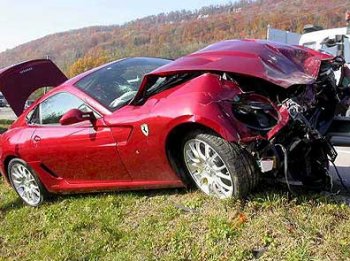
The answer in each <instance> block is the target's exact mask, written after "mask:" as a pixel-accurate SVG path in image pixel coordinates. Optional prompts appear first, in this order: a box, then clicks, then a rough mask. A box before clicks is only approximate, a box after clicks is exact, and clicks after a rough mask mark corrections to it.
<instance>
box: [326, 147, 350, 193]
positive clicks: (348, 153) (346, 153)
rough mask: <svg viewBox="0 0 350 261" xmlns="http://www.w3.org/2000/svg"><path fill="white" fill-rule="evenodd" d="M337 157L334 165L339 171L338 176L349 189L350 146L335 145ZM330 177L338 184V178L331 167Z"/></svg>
mask: <svg viewBox="0 0 350 261" xmlns="http://www.w3.org/2000/svg"><path fill="white" fill-rule="evenodd" d="M336 149H337V152H338V157H337V159H336V160H335V165H336V166H337V169H338V171H339V174H340V176H341V177H342V179H343V181H344V183H345V184H346V185H347V186H348V187H349V189H350V148H345V147H337V148H336ZM331 173H332V177H333V180H334V182H335V183H337V184H340V182H339V178H338V177H337V175H336V172H335V170H334V168H333V166H332V167H331Z"/></svg>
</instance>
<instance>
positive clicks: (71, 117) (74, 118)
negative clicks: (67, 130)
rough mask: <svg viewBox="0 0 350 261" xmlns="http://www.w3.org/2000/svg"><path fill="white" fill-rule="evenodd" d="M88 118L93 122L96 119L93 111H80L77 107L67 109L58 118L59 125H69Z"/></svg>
mask: <svg viewBox="0 0 350 261" xmlns="http://www.w3.org/2000/svg"><path fill="white" fill-rule="evenodd" d="M86 120H89V121H90V122H91V123H94V121H95V120H96V118H95V116H94V113H93V112H82V111H81V110H78V109H71V110H69V111H67V112H66V113H65V114H63V116H62V117H61V119H60V124H61V125H71V124H75V123H78V122H82V121H86Z"/></svg>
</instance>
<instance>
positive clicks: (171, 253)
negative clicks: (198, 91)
mask: <svg viewBox="0 0 350 261" xmlns="http://www.w3.org/2000/svg"><path fill="white" fill-rule="evenodd" d="M349 235H350V208H349V206H347V205H345V204H342V203H336V202H335V201H333V200H331V199H329V198H328V199H327V198H325V197H321V196H315V195H308V196H305V195H304V196H300V197H298V198H295V199H292V200H290V199H288V198H287V196H286V192H285V191H284V190H283V191H278V190H271V189H269V191H268V192H262V191H261V192H257V193H255V194H253V195H252V196H251V197H250V198H249V199H247V200H244V201H239V200H225V201H220V200H217V199H214V198H209V197H206V196H204V195H203V194H202V193H200V192H199V191H193V192H186V191H184V190H163V191H147V192H146V191H144V192H120V193H102V194H85V195H75V196H73V195H72V196H60V197H57V198H56V199H54V200H51V201H50V202H47V203H45V204H44V205H42V206H41V207H39V208H31V207H26V206H23V204H22V203H21V202H20V200H19V199H18V197H17V195H16V194H15V193H14V192H13V191H12V190H10V188H9V187H8V186H6V185H4V184H1V185H0V256H1V257H2V258H3V259H4V260H5V259H24V260H27V259H30V260H77V259H85V260H91V259H92V260H94V259H103V260H180V259H182V260H247V259H252V258H255V257H259V256H260V258H261V260H310V259H313V260H346V259H350V236H349ZM0 259H1V258H0Z"/></svg>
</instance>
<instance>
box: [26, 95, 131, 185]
mask: <svg viewBox="0 0 350 261" xmlns="http://www.w3.org/2000/svg"><path fill="white" fill-rule="evenodd" d="M70 109H79V110H82V111H91V110H92V109H91V108H90V107H89V106H88V105H86V104H85V103H84V102H83V101H82V100H80V99H79V98H78V97H76V96H74V95H73V94H70V93H68V92H61V93H57V94H54V95H52V96H50V97H49V98H47V99H46V100H44V101H43V102H41V103H40V104H39V105H38V106H37V107H36V109H35V110H34V111H33V114H32V115H31V118H30V124H32V125H33V126H34V127H35V130H34V134H33V136H32V141H31V142H32V146H33V147H34V150H35V153H36V155H37V157H38V160H39V161H40V162H41V164H43V165H44V168H46V169H47V170H48V172H49V173H50V174H51V175H54V176H57V177H61V178H64V179H65V180H66V181H67V182H69V183H86V182H98V181H105V182H108V181H130V176H129V175H128V173H127V171H126V169H125V168H124V166H123V164H122V162H121V159H120V157H119V155H118V152H117V148H116V142H115V140H114V138H113V136H112V134H111V131H110V129H109V128H108V127H107V126H106V125H105V124H104V121H103V119H102V118H101V116H100V115H99V114H98V113H96V112H94V113H95V114H96V117H97V121H96V124H94V126H93V125H92V124H91V122H90V121H83V122H80V123H76V124H72V125H65V126H62V125H60V124H59V119H60V118H61V117H62V115H63V114H64V113H66V112H67V111H69V110H70Z"/></svg>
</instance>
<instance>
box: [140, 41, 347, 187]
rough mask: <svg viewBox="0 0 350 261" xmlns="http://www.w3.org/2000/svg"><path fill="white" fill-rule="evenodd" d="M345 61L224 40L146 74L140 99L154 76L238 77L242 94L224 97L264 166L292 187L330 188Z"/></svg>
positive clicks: (231, 79)
mask: <svg viewBox="0 0 350 261" xmlns="http://www.w3.org/2000/svg"><path fill="white" fill-rule="evenodd" d="M343 65H344V61H343V60H342V59H341V58H339V57H332V56H329V55H326V54H323V53H319V52H316V51H314V50H311V49H307V48H304V47H301V46H289V45H282V44H277V43H273V42H268V41H262V40H242V41H241V40H232V41H224V42H220V43H217V44H214V45H211V46H209V47H207V48H205V49H203V50H200V51H198V52H196V53H193V54H191V55H189V56H185V57H183V58H180V59H178V60H176V61H175V62H173V63H170V64H168V65H166V66H164V67H161V68H159V69H157V70H156V71H154V72H152V73H151V74H149V75H147V76H146V77H145V79H144V82H143V84H142V85H141V89H140V92H139V94H138V95H137V96H136V100H137V99H138V98H139V96H142V91H143V89H147V86H148V83H149V82H150V79H152V78H154V77H173V76H174V75H179V76H181V75H185V74H188V75H191V74H192V75H195V76H196V75H200V74H203V73H211V74H215V75H218V76H219V77H220V79H221V80H222V81H224V82H231V83H232V88H234V89H235V93H236V95H235V96H234V97H226V98H225V97H222V98H221V99H220V100H218V101H217V102H219V103H220V104H221V106H222V108H223V111H225V114H227V115H230V117H231V120H232V123H233V125H235V129H236V131H237V133H238V135H239V138H238V140H237V141H236V142H237V143H239V144H240V145H241V146H242V147H243V148H244V149H246V150H247V151H249V152H250V154H251V155H252V157H254V159H255V160H256V162H257V165H258V166H259V167H260V171H261V172H262V173H265V174H266V176H267V177H270V178H273V179H274V180H278V181H281V182H284V183H287V185H288V187H289V188H290V186H291V185H303V186H306V187H308V188H312V189H317V190H319V189H322V190H324V189H330V188H331V186H332V181H331V178H330V176H329V173H328V168H329V160H330V161H332V162H334V160H335V158H336V157H337V153H336V151H335V149H334V148H333V146H332V145H331V144H330V142H329V140H328V139H327V137H326V133H327V131H328V129H329V127H330V126H331V124H332V121H333V119H334V116H335V115H338V114H341V113H343V112H344V110H343V109H344V108H345V106H343V104H347V101H348V91H347V89H348V88H345V87H347V86H345V87H344V88H342V87H340V86H338V84H337V82H336V79H335V76H334V72H335V71H337V70H343ZM195 76H192V77H189V79H192V78H193V77H195ZM237 89H238V90H239V91H238V93H237ZM228 111H229V113H227V112H228Z"/></svg>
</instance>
